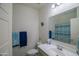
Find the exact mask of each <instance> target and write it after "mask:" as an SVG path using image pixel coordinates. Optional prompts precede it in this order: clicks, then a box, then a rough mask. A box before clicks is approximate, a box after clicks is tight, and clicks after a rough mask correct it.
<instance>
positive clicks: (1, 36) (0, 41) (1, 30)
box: [0, 19, 9, 53]
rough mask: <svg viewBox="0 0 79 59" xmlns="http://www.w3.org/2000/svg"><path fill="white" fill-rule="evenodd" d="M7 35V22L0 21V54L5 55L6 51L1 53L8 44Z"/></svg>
mask: <svg viewBox="0 0 79 59" xmlns="http://www.w3.org/2000/svg"><path fill="white" fill-rule="evenodd" d="M8 33H9V32H8V22H6V21H4V20H1V19H0V53H5V51H6V50H7V49H6V50H5V51H3V50H4V49H3V48H4V47H6V45H7V44H8V38H9V37H8V36H9V35H8Z"/></svg>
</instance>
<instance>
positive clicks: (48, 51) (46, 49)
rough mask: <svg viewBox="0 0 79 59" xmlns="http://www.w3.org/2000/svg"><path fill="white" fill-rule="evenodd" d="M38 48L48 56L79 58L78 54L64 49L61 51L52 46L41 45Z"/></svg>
mask: <svg viewBox="0 0 79 59" xmlns="http://www.w3.org/2000/svg"><path fill="white" fill-rule="evenodd" d="M38 47H39V48H40V49H41V50H42V51H44V52H45V53H46V54H47V55H48V56H78V55H77V54H76V53H74V52H71V51H69V50H67V49H64V48H63V50H62V51H59V50H58V49H57V46H56V45H52V44H40V45H39V46H38Z"/></svg>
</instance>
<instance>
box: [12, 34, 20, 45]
mask: <svg viewBox="0 0 79 59" xmlns="http://www.w3.org/2000/svg"><path fill="white" fill-rule="evenodd" d="M12 45H13V46H17V45H19V32H12Z"/></svg>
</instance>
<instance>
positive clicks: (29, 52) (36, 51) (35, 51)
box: [27, 49, 38, 54]
mask: <svg viewBox="0 0 79 59" xmlns="http://www.w3.org/2000/svg"><path fill="white" fill-rule="evenodd" d="M27 53H28V54H36V53H38V50H37V49H31V50H29V51H28V52H27Z"/></svg>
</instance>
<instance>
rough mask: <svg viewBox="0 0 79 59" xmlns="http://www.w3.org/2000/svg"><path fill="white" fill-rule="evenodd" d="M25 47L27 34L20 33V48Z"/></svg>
mask: <svg viewBox="0 0 79 59" xmlns="http://www.w3.org/2000/svg"><path fill="white" fill-rule="evenodd" d="M23 46H27V32H20V47H23Z"/></svg>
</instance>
